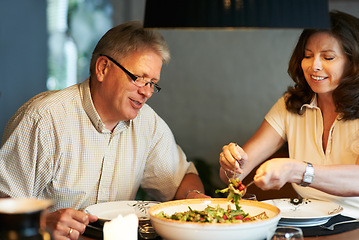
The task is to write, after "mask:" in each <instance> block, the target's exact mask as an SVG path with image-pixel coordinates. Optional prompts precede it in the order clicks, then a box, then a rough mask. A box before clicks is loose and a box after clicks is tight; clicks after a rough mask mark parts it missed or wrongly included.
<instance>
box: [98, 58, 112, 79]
mask: <svg viewBox="0 0 359 240" xmlns="http://www.w3.org/2000/svg"><path fill="white" fill-rule="evenodd" d="M109 64H110V63H109V60H108V59H107V58H106V57H104V56H100V57H98V58H97V60H96V68H95V69H96V76H97V80H98V81H99V82H102V81H103V79H104V77H105V74H106V72H107V70H108V66H109Z"/></svg>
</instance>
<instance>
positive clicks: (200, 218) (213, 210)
mask: <svg viewBox="0 0 359 240" xmlns="http://www.w3.org/2000/svg"><path fill="white" fill-rule="evenodd" d="M188 208H189V211H186V212H177V213H174V214H172V215H167V214H166V213H164V212H163V211H162V212H159V213H158V214H156V215H157V216H158V217H162V218H167V219H173V220H178V221H182V222H202V223H238V222H248V221H253V219H252V218H251V217H250V216H249V214H248V213H245V212H244V211H243V210H242V209H241V208H239V209H231V207H230V205H228V207H227V209H223V208H221V207H220V206H219V205H218V206H217V207H211V206H207V207H206V208H205V209H204V210H203V211H198V210H193V209H192V208H191V207H189V206H188ZM254 220H255V219H254Z"/></svg>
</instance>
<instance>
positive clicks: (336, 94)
mask: <svg viewBox="0 0 359 240" xmlns="http://www.w3.org/2000/svg"><path fill="white" fill-rule="evenodd" d="M319 32H327V33H329V34H331V35H332V36H334V37H335V38H336V39H337V40H338V41H339V43H340V44H341V46H342V48H343V51H344V53H345V55H346V56H347V59H348V64H347V66H346V69H345V71H344V74H343V77H342V79H341V80H340V83H339V85H338V87H337V88H336V89H335V90H334V91H333V100H334V104H335V107H336V112H338V113H340V114H341V119H343V120H351V119H357V118H359V19H358V18H355V17H353V16H351V15H349V14H346V13H343V12H340V11H331V12H330V29H305V30H303V32H302V34H301V35H300V37H299V40H298V43H297V45H296V47H295V48H294V51H293V54H292V57H291V59H290V61H289V65H288V74H289V76H290V77H291V78H292V79H293V81H294V82H295V84H294V86H291V87H288V90H287V95H286V107H287V109H288V111H290V112H294V113H297V114H303V112H302V111H301V107H302V105H303V104H305V103H310V102H311V100H312V99H313V97H314V94H315V93H314V92H313V91H312V89H311V88H310V86H309V85H308V83H307V81H306V80H305V77H304V73H303V70H302V67H301V62H302V59H303V58H304V51H305V46H306V44H307V41H308V39H309V37H310V36H312V35H313V34H315V33H319Z"/></svg>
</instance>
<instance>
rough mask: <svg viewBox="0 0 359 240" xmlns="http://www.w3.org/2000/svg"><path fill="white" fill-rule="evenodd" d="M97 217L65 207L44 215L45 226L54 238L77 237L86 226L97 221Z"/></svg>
mask: <svg viewBox="0 0 359 240" xmlns="http://www.w3.org/2000/svg"><path fill="white" fill-rule="evenodd" d="M97 219H98V218H97V217H96V216H93V215H89V214H86V213H84V212H81V211H77V210H74V209H70V208H66V209H60V210H57V211H56V212H52V213H48V214H47V215H46V227H47V228H48V229H49V230H50V231H51V233H52V236H53V238H54V239H55V240H61V239H78V238H79V236H80V235H81V234H83V233H84V232H85V229H86V226H87V225H88V224H89V223H91V222H95V221H97Z"/></svg>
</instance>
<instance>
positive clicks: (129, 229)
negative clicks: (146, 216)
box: [103, 213, 138, 240]
mask: <svg viewBox="0 0 359 240" xmlns="http://www.w3.org/2000/svg"><path fill="white" fill-rule="evenodd" d="M137 229H138V217H137V216H136V215H135V214H133V213H131V214H129V215H126V216H122V215H119V216H118V217H117V218H115V219H113V220H111V221H109V222H105V225H104V226H103V239H104V240H121V239H125V240H137Z"/></svg>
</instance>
